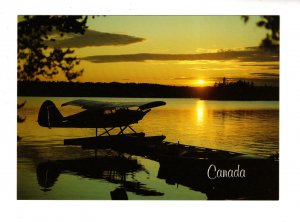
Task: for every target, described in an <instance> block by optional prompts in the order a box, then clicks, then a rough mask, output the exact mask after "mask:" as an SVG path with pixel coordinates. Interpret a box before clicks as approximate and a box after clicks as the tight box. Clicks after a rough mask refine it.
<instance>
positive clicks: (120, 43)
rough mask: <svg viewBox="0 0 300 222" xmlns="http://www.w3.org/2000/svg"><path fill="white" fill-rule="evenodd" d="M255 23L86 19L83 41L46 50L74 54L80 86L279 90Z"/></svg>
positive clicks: (67, 40) (75, 38) (274, 63)
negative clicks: (246, 84) (226, 84)
mask: <svg viewBox="0 0 300 222" xmlns="http://www.w3.org/2000/svg"><path fill="white" fill-rule="evenodd" d="M259 19H260V18H259V16H250V19H249V22H248V23H247V24H245V23H244V22H243V20H242V19H241V16H106V17H101V16H99V17H96V18H94V19H93V18H91V17H89V18H88V22H87V26H88V30H87V31H86V32H85V34H84V35H79V34H78V35H72V36H65V37H63V38H62V39H58V40H57V41H55V42H50V43H49V45H50V46H51V47H63V48H64V47H70V48H73V49H75V54H76V55H77V57H78V58H81V63H80V65H79V67H78V69H84V73H83V75H82V76H80V77H78V78H77V79H76V80H75V81H79V82H136V83H156V84H165V85H187V86H212V85H213V84H214V83H215V82H219V81H221V80H222V78H223V77H226V78H227V79H230V80H231V81H236V80H239V79H243V80H248V81H253V82H254V83H255V84H256V85H264V84H271V85H278V83H279V59H278V55H275V56H274V55H273V54H270V53H268V52H265V51H262V50H259V49H258V46H259V44H260V42H261V40H262V39H263V38H264V37H265V35H266V33H267V31H266V30H265V29H264V28H259V27H257V26H256V22H257V21H259ZM199 76H201V79H199ZM46 80H47V79H46ZM50 80H60V81H66V78H65V76H64V74H61V75H57V76H56V77H55V78H54V79H50Z"/></svg>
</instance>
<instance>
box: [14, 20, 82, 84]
mask: <svg viewBox="0 0 300 222" xmlns="http://www.w3.org/2000/svg"><path fill="white" fill-rule="evenodd" d="M20 20H21V21H19V22H18V79H19V80H38V76H43V77H46V78H47V77H48V78H51V77H52V76H53V75H56V74H58V73H60V72H62V73H64V74H65V75H66V78H67V79H68V80H69V81H70V80H72V79H74V78H76V77H77V76H79V75H81V74H82V72H83V70H77V71H75V70H74V67H75V66H76V65H78V64H79V60H78V59H77V57H76V56H74V55H73V52H74V50H71V49H69V48H68V49H62V48H50V47H48V46H47V44H46V41H55V36H60V37H63V36H64V35H65V34H67V33H73V34H84V32H85V30H86V28H87V26H86V22H87V16H22V17H20Z"/></svg>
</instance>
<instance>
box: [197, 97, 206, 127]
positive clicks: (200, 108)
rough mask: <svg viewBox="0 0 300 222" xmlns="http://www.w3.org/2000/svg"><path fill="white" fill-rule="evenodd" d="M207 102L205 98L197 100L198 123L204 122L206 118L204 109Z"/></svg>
mask: <svg viewBox="0 0 300 222" xmlns="http://www.w3.org/2000/svg"><path fill="white" fill-rule="evenodd" d="M204 106H205V103H204V101H203V100H198V101H197V121H198V123H202V122H203V119H204V110H205V107H204Z"/></svg>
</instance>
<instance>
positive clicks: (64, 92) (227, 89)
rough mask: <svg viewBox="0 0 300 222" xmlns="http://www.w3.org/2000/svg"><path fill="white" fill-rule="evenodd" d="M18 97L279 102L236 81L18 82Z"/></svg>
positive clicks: (272, 92) (274, 92)
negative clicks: (193, 84)
mask: <svg viewBox="0 0 300 222" xmlns="http://www.w3.org/2000/svg"><path fill="white" fill-rule="evenodd" d="M18 96H45V97H47V96H51V97H52V96H53V97H62V96H63V97H136V98H137V97H139V98H200V99H203V100H279V87H273V86H254V84H253V83H248V82H245V81H241V80H239V81H237V82H234V83H226V81H225V80H224V79H223V82H222V83H215V85H214V86H208V87H189V86H170V85H159V84H146V83H118V82H112V83H91V82H85V83H79V82H50V81H49V82H42V81H18Z"/></svg>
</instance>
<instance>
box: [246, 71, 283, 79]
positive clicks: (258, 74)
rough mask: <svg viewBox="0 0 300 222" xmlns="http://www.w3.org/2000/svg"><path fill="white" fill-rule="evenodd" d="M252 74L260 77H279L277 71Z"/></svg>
mask: <svg viewBox="0 0 300 222" xmlns="http://www.w3.org/2000/svg"><path fill="white" fill-rule="evenodd" d="M250 74H251V75H254V76H258V77H260V78H275V79H278V78H279V74H276V73H263V72H262V73H261V72H254V73H250Z"/></svg>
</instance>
